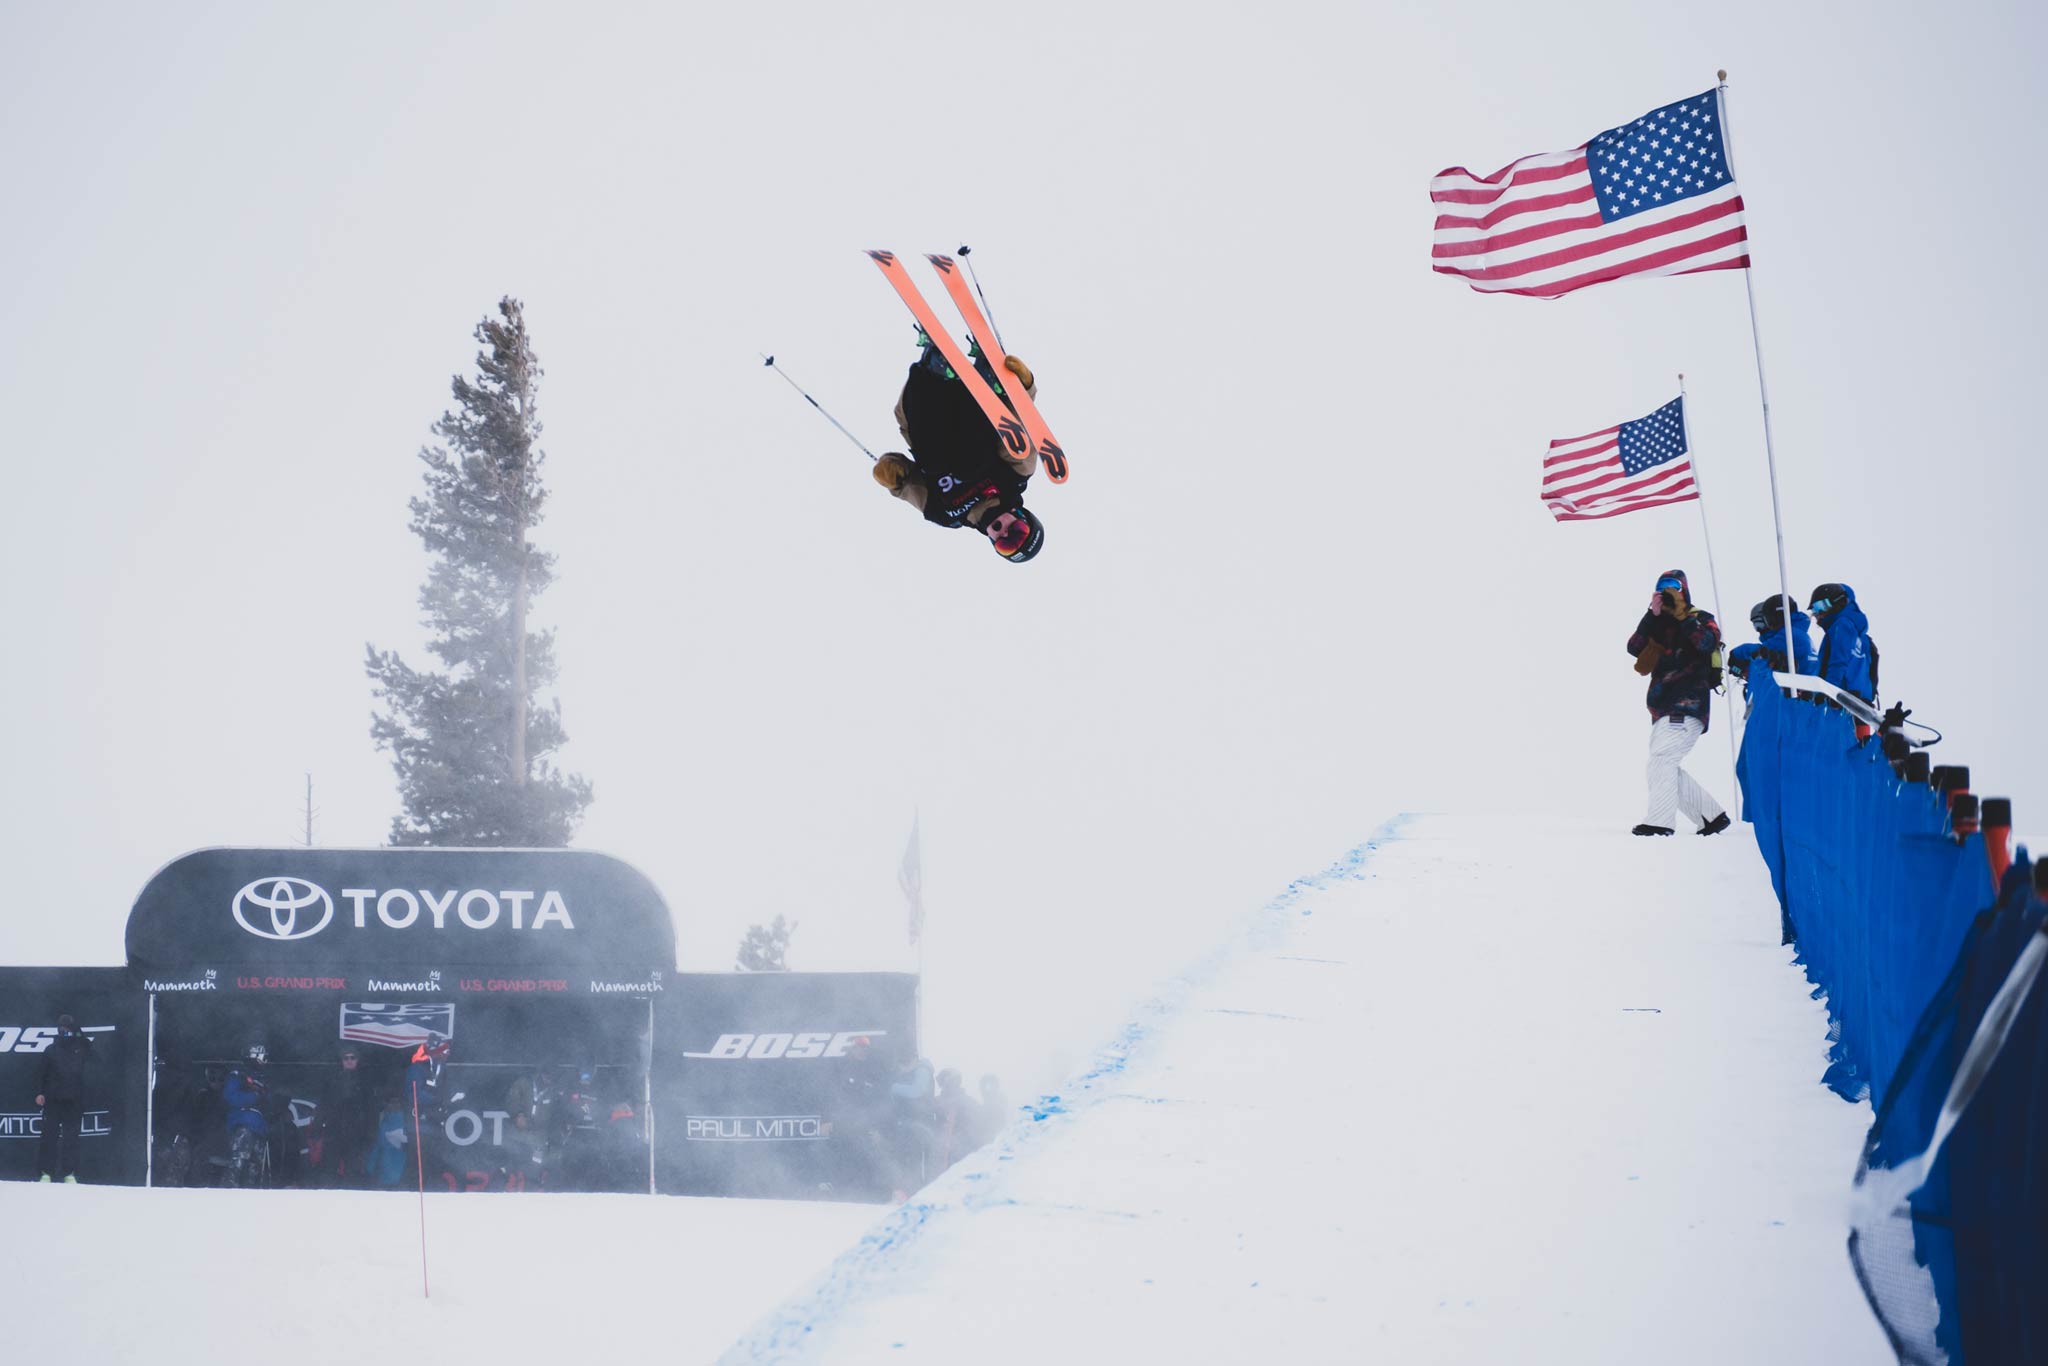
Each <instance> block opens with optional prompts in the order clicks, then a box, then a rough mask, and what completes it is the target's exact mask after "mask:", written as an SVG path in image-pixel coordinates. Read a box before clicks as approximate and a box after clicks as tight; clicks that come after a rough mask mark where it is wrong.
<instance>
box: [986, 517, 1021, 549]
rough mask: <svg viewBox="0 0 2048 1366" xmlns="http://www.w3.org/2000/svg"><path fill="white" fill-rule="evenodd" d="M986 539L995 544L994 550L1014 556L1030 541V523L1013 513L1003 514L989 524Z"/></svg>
mask: <svg viewBox="0 0 2048 1366" xmlns="http://www.w3.org/2000/svg"><path fill="white" fill-rule="evenodd" d="M988 538H989V539H990V540H991V541H993V542H995V546H996V550H997V551H998V552H1000V553H1002V554H1004V555H1014V554H1016V553H1017V552H1018V551H1020V550H1022V549H1023V548H1024V543H1025V542H1026V541H1028V540H1030V539H1031V523H1029V522H1027V521H1025V520H1024V519H1023V518H1022V517H1019V516H1016V515H1015V514H1013V513H1008V512H1006V513H1004V514H1003V515H1002V516H1000V517H998V518H996V519H995V521H993V522H991V523H989V528H988Z"/></svg>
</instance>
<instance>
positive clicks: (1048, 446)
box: [924, 255, 1067, 484]
mask: <svg viewBox="0 0 2048 1366" xmlns="http://www.w3.org/2000/svg"><path fill="white" fill-rule="evenodd" d="M924 259H925V260H927V261H929V262H931V263H932V269H934V270H936V271H938V273H939V279H940V280H942V281H944V282H945V285H946V293H948V294H949V295H951V296H952V298H953V306H954V307H955V308H957V309H959V310H960V316H961V317H962V318H965V319H966V320H967V335H968V336H970V337H972V338H974V344H975V345H976V346H978V347H980V348H981V354H982V355H984V356H987V357H988V358H989V364H991V365H993V366H995V368H996V370H997V371H998V372H999V373H1002V374H1008V373H1009V371H1008V369H1007V368H1006V367H1005V366H1004V362H1005V361H1007V360H1008V359H1009V357H1008V356H1005V355H1004V354H1003V346H1002V343H1001V342H999V341H997V340H996V330H995V328H993V327H991V326H989V323H988V319H987V318H985V317H983V316H982V313H981V308H980V306H979V305H977V304H976V303H975V301H974V295H973V294H971V293H969V292H968V289H967V282H966V281H965V280H963V279H961V278H960V268H959V266H958V265H956V264H954V261H953V258H952V257H950V256H941V255H927V256H926V257H925V258H924ZM1004 393H1005V394H1007V395H1008V396H1009V398H1010V401H1011V403H1012V404H1014V405H1015V407H1016V409H1017V416H1018V417H1020V418H1022V419H1023V420H1024V430H1026V431H1028V432H1030V433H1031V439H1032V440H1033V441H1034V442H1036V443H1037V444H1038V459H1039V462H1040V463H1041V464H1043V465H1044V466H1045V475H1046V478H1048V479H1050V480H1052V481H1053V483H1055V484H1064V483H1066V482H1067V453H1066V452H1065V451H1063V450H1061V449H1060V443H1059V442H1057V441H1055V440H1053V435H1052V428H1050V427H1048V426H1046V425H1045V419H1044V418H1043V417H1041V416H1040V415H1039V412H1038V405H1037V404H1036V403H1034V402H1032V399H1031V394H1030V392H1029V391H1028V390H1027V389H1026V388H1025V387H1024V386H1023V385H1022V384H1015V385H1006V386H1004Z"/></svg>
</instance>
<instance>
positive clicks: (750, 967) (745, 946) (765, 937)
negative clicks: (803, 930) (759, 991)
mask: <svg viewBox="0 0 2048 1366" xmlns="http://www.w3.org/2000/svg"><path fill="white" fill-rule="evenodd" d="M794 933H796V922H795V921H794V920H785V919H783V918H782V917H781V916H779V915H778V916H776V917H775V923H774V924H772V925H750V926H748V927H747V937H746V938H744V939H742V940H740V952H739V960H738V961H737V962H735V963H734V964H733V970H734V971H736V972H788V971H789V937H790V935H792V934H794Z"/></svg>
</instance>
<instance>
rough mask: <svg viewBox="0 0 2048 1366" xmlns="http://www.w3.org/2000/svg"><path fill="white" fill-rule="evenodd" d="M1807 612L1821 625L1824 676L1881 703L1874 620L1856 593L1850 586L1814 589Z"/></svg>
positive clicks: (1859, 694)
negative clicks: (1878, 694)
mask: <svg viewBox="0 0 2048 1366" xmlns="http://www.w3.org/2000/svg"><path fill="white" fill-rule="evenodd" d="M1807 610H1808V611H1810V612H1812V613H1813V616H1814V620H1816V621H1818V622H1819V623H1820V629H1821V637H1820V662H1819V672H1820V676H1821V677H1822V678H1824V679H1826V680H1827V681H1828V682H1830V683H1832V684H1834V685H1835V686H1836V687H1838V688H1840V689H1841V690H1842V691H1843V692H1850V693H1854V694H1856V696H1858V697H1860V698H1862V699H1863V700H1864V701H1865V702H1873V703H1874V702H1876V701H1877V643H1876V642H1875V641H1873V640H1872V639H1871V638H1870V619H1869V618H1868V617H1866V616H1864V615H1863V609H1862V608H1861V607H1859V606H1858V605H1857V603H1856V590H1855V589H1853V588H1851V587H1850V586H1849V585H1848V584H1846V583H1824V584H1822V585H1821V586H1820V587H1818V588H1816V589H1814V590H1813V600H1812V601H1811V602H1809V603H1807Z"/></svg>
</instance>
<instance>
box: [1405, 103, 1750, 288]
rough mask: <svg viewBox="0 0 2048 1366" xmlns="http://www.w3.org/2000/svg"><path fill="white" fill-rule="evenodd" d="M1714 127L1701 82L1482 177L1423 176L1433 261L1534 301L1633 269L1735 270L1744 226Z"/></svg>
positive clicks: (1741, 259)
mask: <svg viewBox="0 0 2048 1366" xmlns="http://www.w3.org/2000/svg"><path fill="white" fill-rule="evenodd" d="M1721 128H1722V122H1721V101H1720V96H1719V94H1718V93H1717V92H1715V91H1712V90H1709V91H1708V92H1707V93H1706V94H1704V95H1695V96H1694V97H1693V98H1691V99H1689V100H1680V101H1679V102H1678V103H1677V104H1667V105H1665V106H1664V107H1663V108H1662V109H1653V110H1651V111H1650V112H1649V113H1647V114H1645V115H1643V116H1642V117H1641V118H1639V119H1637V120H1636V121H1635V122H1634V123H1629V124H1623V125H1622V126H1621V127H1619V128H1610V129H1608V130H1607V131H1606V132H1604V133H1601V134H1599V135H1598V136H1596V137H1594V138H1593V139H1592V140H1591V141H1590V142H1587V143H1586V144H1585V145H1584V146H1582V147H1578V148H1575V149H1573V150H1572V151H1569V152H1545V153H1539V154H1538V155H1536V156H1531V157H1523V158H1522V159H1521V160H1520V161H1517V162H1515V163H1514V164H1513V165H1510V166H1507V167H1504V168H1502V169H1501V170H1498V171H1496V172H1494V173H1493V174H1492V175H1490V176H1486V177H1484V178H1481V177H1479V176H1475V175H1473V174H1472V173H1471V172H1470V171H1468V170H1466V169H1465V168H1464V167H1462V166H1454V167H1452V168H1451V169H1450V170H1448V171H1443V172H1440V173H1439V174H1438V175H1437V177H1436V179H1435V180H1432V181H1431V182H1430V184H1429V197H1430V200H1431V201H1432V202H1433V203H1435V204H1436V205H1437V218H1436V241H1435V245H1434V246H1433V247H1432V248H1431V250H1430V258H1431V262H1432V265H1433V268H1434V269H1435V270H1436V272H1437V273H1438V274H1440V275H1460V276H1463V277H1464V278H1465V281H1466V283H1467V284H1469V285H1471V286H1472V288H1474V289H1477V290H1483V291H1487V292H1498V293H1505V294H1528V295H1532V296H1534V297H1536V298H1539V299H1555V298H1558V297H1559V296H1561V295H1565V294H1569V293H1571V292H1572V291H1573V290H1575V289H1584V288H1585V287H1586V286H1587V285H1597V284H1602V283H1604V282H1606V281H1608V280H1620V279H1625V278H1627V277H1629V276H1632V275H1690V274H1692V273H1694V272H1695V271H1703V270H1742V269H1745V268H1747V267H1748V265H1749V234H1748V232H1747V230H1746V229H1744V227H1743V225H1742V196H1741V194H1739V193H1738V192H1737V191H1736V188H1735V173H1734V171H1733V170H1732V169H1731V168H1730V167H1729V165H1728V149H1727V145H1726V143H1725V142H1723V140H1722V133H1721Z"/></svg>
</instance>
